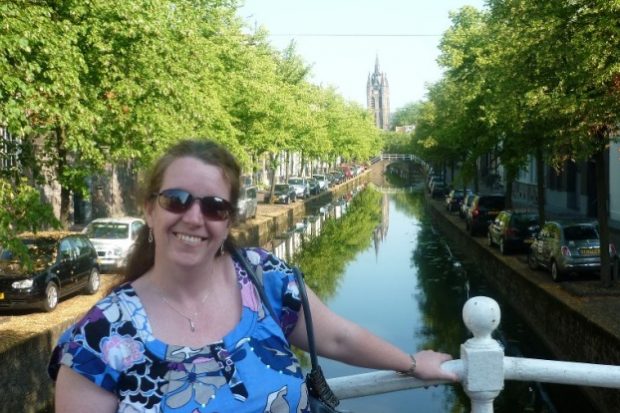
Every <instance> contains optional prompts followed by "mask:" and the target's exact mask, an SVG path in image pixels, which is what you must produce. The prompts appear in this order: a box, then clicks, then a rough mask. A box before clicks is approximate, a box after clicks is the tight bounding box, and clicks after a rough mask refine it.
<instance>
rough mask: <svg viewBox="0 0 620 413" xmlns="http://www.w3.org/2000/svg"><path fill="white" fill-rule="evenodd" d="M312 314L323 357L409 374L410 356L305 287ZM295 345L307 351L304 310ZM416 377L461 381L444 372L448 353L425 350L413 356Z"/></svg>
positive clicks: (292, 339)
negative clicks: (336, 310) (330, 306)
mask: <svg viewBox="0 0 620 413" xmlns="http://www.w3.org/2000/svg"><path fill="white" fill-rule="evenodd" d="M306 290H307V292H308V301H309V304H310V311H311V313H312V324H313V327H314V338H315V342H316V343H315V346H316V349H317V353H318V354H320V355H321V356H323V357H327V358H330V359H334V360H338V361H342V362H344V363H347V364H352V365H356V366H360V367H368V368H373V369H380V370H395V371H408V370H409V369H410V368H411V365H412V361H411V358H410V357H409V355H408V354H407V353H405V352H404V351H402V350H401V349H399V348H397V347H395V346H394V345H392V344H390V343H388V342H387V341H385V340H383V339H381V338H379V337H377V336H376V335H374V334H372V333H371V332H370V331H368V330H366V329H364V328H362V327H360V326H359V325H357V324H355V323H353V322H351V321H349V320H346V319H344V318H342V317H340V316H339V315H337V314H335V313H334V312H332V311H331V310H330V309H329V308H327V307H326V306H325V305H324V304H323V303H322V302H321V300H319V298H318V297H317V296H316V294H314V292H313V291H312V290H311V289H310V288H308V287H306ZM289 339H290V341H291V343H292V344H294V345H295V346H297V347H299V348H302V349H304V350H308V339H307V335H306V323H305V319H304V317H303V309H301V310H300V313H299V320H298V321H297V324H296V325H295V328H294V329H293V331H292V333H291V335H290V337H289ZM414 357H415V359H416V364H417V366H416V369H415V373H414V376H415V377H418V378H420V379H426V380H430V379H445V380H453V381H456V380H458V377H457V376H456V375H455V374H453V373H451V372H448V371H444V370H442V369H441V363H443V362H445V361H448V360H451V359H452V357H451V356H450V355H449V354H444V353H437V352H435V351H431V350H424V351H420V352H418V353H416V354H414Z"/></svg>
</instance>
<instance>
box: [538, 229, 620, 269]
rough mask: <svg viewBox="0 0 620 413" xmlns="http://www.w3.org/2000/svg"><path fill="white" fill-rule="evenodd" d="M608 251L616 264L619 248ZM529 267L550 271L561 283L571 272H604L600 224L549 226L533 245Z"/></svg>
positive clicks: (539, 234) (610, 246) (612, 247)
mask: <svg viewBox="0 0 620 413" xmlns="http://www.w3.org/2000/svg"><path fill="white" fill-rule="evenodd" d="M608 248H609V253H610V255H611V257H612V262H613V260H614V259H615V256H616V249H615V247H614V245H613V244H610V245H609V247H608ZM528 264H529V266H530V268H532V269H537V268H538V267H541V266H542V267H545V268H548V269H549V271H551V278H552V279H553V280H554V281H560V280H561V279H562V277H564V276H565V275H567V274H569V273H580V272H596V271H600V268H601V258H600V240H599V233H598V231H597V226H596V223H592V222H585V223H580V222H561V221H549V222H547V223H545V225H543V227H542V229H541V230H540V232H539V233H538V235H537V236H536V239H535V240H534V242H533V243H532V246H531V249H530V253H529V255H528Z"/></svg>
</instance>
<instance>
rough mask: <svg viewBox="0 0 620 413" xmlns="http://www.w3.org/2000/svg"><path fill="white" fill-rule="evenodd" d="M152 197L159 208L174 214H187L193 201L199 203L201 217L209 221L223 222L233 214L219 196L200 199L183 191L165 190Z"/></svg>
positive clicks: (228, 204)
mask: <svg viewBox="0 0 620 413" xmlns="http://www.w3.org/2000/svg"><path fill="white" fill-rule="evenodd" d="M154 195H155V196H157V201H158V202H159V206H160V207H162V208H163V209H165V210H166V211H169V212H172V213H175V214H182V213H184V212H187V211H188V210H189V209H190V208H191V207H192V205H194V201H200V211H201V212H202V215H204V217H205V218H206V219H208V220H211V221H224V220H226V219H228V218H230V216H231V215H232V214H233V212H234V210H233V207H232V205H231V204H230V202H228V201H227V200H225V199H223V198H220V197H219V196H203V197H202V198H200V197H197V196H193V195H192V194H190V193H189V192H187V191H185V190H183V189H166V190H163V191H161V192H160V193H155V194H154Z"/></svg>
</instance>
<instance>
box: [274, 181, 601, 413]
mask: <svg viewBox="0 0 620 413" xmlns="http://www.w3.org/2000/svg"><path fill="white" fill-rule="evenodd" d="M337 205H340V212H339V216H340V215H342V216H341V218H340V219H338V220H327V221H324V222H323V223H322V228H321V234H320V236H318V237H315V238H313V239H310V240H308V239H306V238H304V237H301V238H299V237H297V238H296V239H297V241H296V242H297V244H300V245H299V247H300V248H299V249H297V248H294V247H287V249H286V251H281V254H282V255H285V256H286V257H287V258H288V259H289V260H290V261H292V262H293V263H296V264H298V265H299V266H300V267H301V268H302V270H303V271H304V272H305V274H306V279H307V282H308V284H309V285H310V286H311V287H312V288H313V289H314V290H315V291H316V292H317V293H318V294H319V296H321V297H322V298H323V300H324V301H325V302H326V304H327V305H328V306H329V307H330V308H331V309H332V310H334V311H335V312H337V313H339V314H340V315H342V316H344V317H346V318H349V319H351V320H353V321H355V322H357V323H358V324H361V325H363V326H364V327H366V328H367V329H369V330H370V331H372V332H374V333H375V334H377V335H379V336H381V337H383V338H385V339H386V340H388V341H390V342H392V343H393V344H395V345H396V346H398V347H400V348H402V349H405V350H406V351H410V352H415V351H417V350H420V349H435V350H438V351H443V352H447V353H450V354H452V355H453V356H454V357H455V358H458V357H459V346H460V344H461V343H463V342H464V341H466V340H467V339H468V338H469V337H470V334H469V333H468V331H467V330H466V328H465V326H464V324H463V321H462V318H461V311H462V307H463V305H464V303H465V302H466V301H467V299H468V298H469V297H471V296H475V295H487V296H490V297H492V298H494V299H495V300H496V301H498V303H499V305H500V308H501V310H502V322H501V325H500V327H499V328H498V330H497V331H496V338H497V339H498V341H500V342H501V343H502V345H503V346H504V348H505V352H506V355H508V356H525V357H535V358H553V357H552V356H550V355H549V353H548V352H547V351H546V350H545V348H544V347H543V346H542V345H541V343H540V342H539V341H538V340H537V339H536V338H535V337H534V336H533V334H532V333H531V332H530V331H529V330H528V329H527V327H526V325H525V324H524V322H523V321H522V320H521V319H520V318H519V317H518V316H517V315H516V313H515V312H514V311H512V310H511V309H510V308H509V307H508V305H507V304H505V303H504V302H503V300H502V298H501V297H500V296H498V294H496V293H495V292H494V291H493V290H492V289H491V288H490V287H489V286H488V285H487V284H486V283H485V281H484V278H483V277H482V276H481V274H480V273H479V271H478V270H477V268H479V266H480V265H481V264H482V263H472V262H468V261H467V256H466V251H452V250H451V249H450V247H449V244H448V242H447V241H446V240H445V239H444V238H443V237H442V235H441V234H440V233H438V232H437V231H436V230H435V229H434V228H433V226H432V225H431V222H430V220H429V218H428V217H427V216H426V214H425V209H424V200H423V195H422V194H406V193H401V194H391V195H386V194H381V193H380V192H378V191H376V190H372V189H366V190H364V191H362V192H361V193H360V195H358V196H356V197H354V198H353V199H352V200H346V201H345V200H340V203H339V204H338V203H337ZM330 207H331V206H330ZM321 213H324V211H317V214H319V215H320V214H321ZM300 230H301V231H304V229H302V228H301V227H300ZM301 231H298V232H301ZM308 231H309V230H308ZM308 231H306V232H308ZM281 245H283V244H281ZM276 250H277V248H276ZM276 253H277V251H276ZM306 361H307V360H306ZM320 361H321V366H322V368H323V371H324V372H325V373H326V376H327V377H339V376H345V375H351V374H357V373H363V372H368V371H369V370H366V369H362V368H357V367H352V366H348V365H345V364H342V363H339V362H335V361H331V360H328V359H321V360H320ZM302 362H303V361H302ZM494 406H495V412H500V413H502V412H504V413H522V412H541V413H543V412H551V413H554V412H575V411H583V412H586V411H587V412H591V411H593V408H592V407H591V406H589V405H588V403H587V402H586V401H585V400H584V398H583V397H582V396H581V394H580V392H579V391H577V389H575V388H574V387H570V386H559V385H557V386H548V385H547V386H545V387H543V386H541V385H539V384H536V383H523V382H507V383H506V387H505V390H504V391H503V392H502V393H501V395H500V397H499V398H498V399H497V400H496V402H495V405H494ZM340 407H341V408H342V409H344V410H350V411H352V412H355V413H377V412H381V413H391V412H398V413H403V412H451V413H458V412H468V411H469V399H468V397H467V396H466V395H465V394H464V392H463V391H462V389H461V387H460V385H455V386H449V385H447V386H437V387H431V388H427V389H414V390H406V391H400V392H393V393H389V394H384V395H378V396H368V397H363V398H358V399H351V400H343V401H342V402H341V405H340Z"/></svg>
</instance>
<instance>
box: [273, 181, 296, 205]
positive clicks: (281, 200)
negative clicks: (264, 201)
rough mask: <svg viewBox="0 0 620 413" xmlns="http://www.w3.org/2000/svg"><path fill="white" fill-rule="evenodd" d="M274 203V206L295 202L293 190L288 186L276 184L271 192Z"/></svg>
mask: <svg viewBox="0 0 620 413" xmlns="http://www.w3.org/2000/svg"><path fill="white" fill-rule="evenodd" d="M273 197H274V202H275V203H276V204H288V203H290V202H295V200H296V199H297V197H296V195H295V188H293V187H292V186H291V185H289V184H276V186H275V188H274V191H273Z"/></svg>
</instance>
